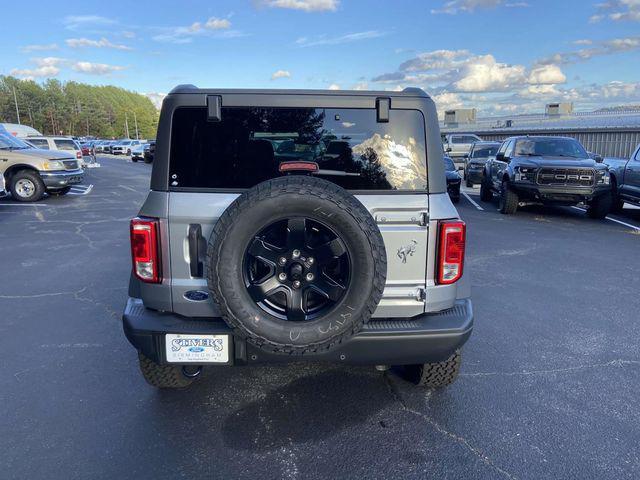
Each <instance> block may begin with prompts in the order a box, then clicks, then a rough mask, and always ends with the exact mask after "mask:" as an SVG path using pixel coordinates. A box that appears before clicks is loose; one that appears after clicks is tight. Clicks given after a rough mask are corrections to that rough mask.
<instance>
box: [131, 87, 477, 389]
mask: <svg viewBox="0 0 640 480" xmlns="http://www.w3.org/2000/svg"><path fill="white" fill-rule="evenodd" d="M465 233H466V232H465V224H464V222H462V221H461V220H460V217H459V216H458V212H457V211H456V209H455V208H454V207H453V205H452V204H451V201H450V200H449V196H448V195H447V186H446V180H445V173H444V162H443V159H442V143H441V140H440V131H439V128H438V120H437V114H436V108H435V105H434V103H433V101H432V100H431V98H430V97H429V96H428V95H427V94H426V93H424V92H423V91H422V90H420V89H416V88H407V89H405V90H404V91H402V92H364V91H304V90H289V91H281V90H213V89H198V88H196V87H194V86H192V85H182V86H178V87H176V88H175V89H173V90H172V91H171V92H170V94H169V95H168V96H167V97H166V98H165V100H164V102H163V105H162V111H161V115H160V123H159V127H158V135H157V143H156V151H155V159H154V163H153V170H152V175H151V190H150V192H149V195H148V196H147V199H146V201H145V202H144V204H143V206H142V208H141V209H140V212H139V215H138V217H136V218H134V219H133V220H132V221H131V251H132V261H133V269H132V275H131V280H130V284H129V299H128V301H127V305H126V307H125V310H124V314H123V323H124V331H125V334H126V336H127V339H128V340H129V341H130V342H131V344H132V345H133V346H134V347H135V348H136V350H137V351H138V356H139V362H140V369H141V371H142V374H143V376H144V378H145V379H146V380H147V381H148V382H149V383H150V384H151V385H153V386H155V387H159V388H180V387H186V386H188V385H189V384H190V383H191V382H193V381H194V379H195V378H196V377H197V376H198V375H199V373H200V372H201V371H202V368H203V367H204V366H219V367H221V366H241V365H251V364H260V363H271V362H295V361H329V362H338V363H345V364H360V365H362V364H364V365H375V366H376V367H377V368H378V369H380V370H386V369H387V368H389V367H395V370H397V371H398V372H400V373H401V374H402V375H403V376H404V377H405V378H406V379H408V380H411V381H413V382H415V383H416V384H419V385H424V386H427V387H434V388H435V387H442V386H445V385H448V384H450V383H451V382H453V381H454V380H455V378H456V376H457V374H458V371H459V369H460V362H461V354H460V349H461V347H462V345H463V344H464V343H465V342H466V340H467V339H468V338H469V336H470V335H471V330H472V325H473V313H472V307H471V300H470V299H469V294H470V288H469V285H468V283H467V282H466V281H465V280H466V276H465V275H463V265H464V253H465Z"/></svg>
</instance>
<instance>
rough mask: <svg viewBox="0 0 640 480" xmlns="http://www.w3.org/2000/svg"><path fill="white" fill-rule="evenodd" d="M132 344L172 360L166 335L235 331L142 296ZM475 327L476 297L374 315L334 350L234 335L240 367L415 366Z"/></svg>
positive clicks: (133, 316) (129, 311)
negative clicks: (285, 346) (278, 346)
mask: <svg viewBox="0 0 640 480" xmlns="http://www.w3.org/2000/svg"><path fill="white" fill-rule="evenodd" d="M122 320H123V327H124V332H125V335H126V337H127V339H128V340H129V342H130V343H131V344H132V345H133V346H134V347H135V348H136V349H137V350H139V351H141V352H142V353H144V354H145V355H146V356H147V357H149V358H151V359H152V360H154V361H155V362H157V363H160V364H164V363H166V359H165V353H164V351H165V350H164V335H165V334H167V333H184V334H227V335H231V336H232V337H233V332H232V331H231V329H230V328H229V327H228V326H227V324H226V323H225V322H224V321H223V320H222V319H220V318H206V319H202V320H200V319H198V320H194V319H191V318H186V317H181V316H179V315H175V314H170V313H161V312H157V311H155V310H150V309H148V308H146V307H145V306H144V305H143V303H142V300H140V299H138V298H131V297H130V298H129V300H128V301H127V305H126V307H125V310H124V313H123V315H122ZM472 329H473V308H472V304H471V300H470V299H464V300H458V301H457V302H456V303H455V305H454V306H453V307H452V308H449V309H447V310H443V311H441V312H435V313H425V314H422V315H419V316H417V317H412V318H403V319H380V320H378V319H372V320H371V321H370V322H369V323H367V324H366V325H364V327H363V329H362V330H361V331H360V332H358V333H357V334H356V335H354V336H353V337H351V338H349V339H348V340H345V341H344V342H343V343H342V344H340V345H339V346H337V347H336V348H334V349H333V350H331V351H329V352H324V353H319V354H310V355H304V356H292V355H283V354H275V353H268V352H264V351H262V350H260V349H258V348H256V347H254V346H253V345H251V344H248V343H247V342H246V341H245V340H244V339H242V338H239V337H235V338H233V349H232V355H233V359H234V362H233V363H234V365H244V364H247V363H281V362H294V361H305V360H306V361H329V362H340V363H348V364H361V365H409V364H419V363H427V362H437V361H442V360H445V359H447V358H448V357H449V356H450V355H451V354H452V353H453V352H454V351H455V350H456V349H458V348H460V347H461V346H462V345H463V344H464V343H465V342H466V341H467V339H468V338H469V336H470V335H471V331H472Z"/></svg>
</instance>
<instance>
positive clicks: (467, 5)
mask: <svg viewBox="0 0 640 480" xmlns="http://www.w3.org/2000/svg"><path fill="white" fill-rule="evenodd" d="M500 6H504V7H509V8H522V7H528V6H529V4H528V3H526V2H507V1H506V0H450V1H447V2H445V3H444V4H443V5H442V7H440V8H435V9H432V10H431V13H432V14H439V13H444V14H447V15H456V14H458V13H472V12H474V11H475V10H476V9H482V8H496V7H500Z"/></svg>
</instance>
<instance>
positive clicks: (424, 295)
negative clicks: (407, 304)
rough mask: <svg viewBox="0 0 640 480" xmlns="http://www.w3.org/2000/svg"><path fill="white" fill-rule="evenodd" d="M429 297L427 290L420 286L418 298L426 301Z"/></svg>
mask: <svg viewBox="0 0 640 480" xmlns="http://www.w3.org/2000/svg"><path fill="white" fill-rule="evenodd" d="M426 299H427V291H426V290H425V289H424V288H418V289H417V290H416V300H418V301H419V302H424V301H425V300H426Z"/></svg>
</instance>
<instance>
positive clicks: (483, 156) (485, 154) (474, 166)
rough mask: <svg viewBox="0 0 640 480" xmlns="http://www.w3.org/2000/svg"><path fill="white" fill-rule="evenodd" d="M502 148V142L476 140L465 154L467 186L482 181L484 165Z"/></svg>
mask: <svg viewBox="0 0 640 480" xmlns="http://www.w3.org/2000/svg"><path fill="white" fill-rule="evenodd" d="M498 148H500V142H476V143H474V144H473V145H472V146H471V150H470V151H469V153H468V154H466V155H465V156H464V179H465V182H466V185H467V187H470V188H471V187H473V186H474V185H475V184H476V183H481V182H482V172H483V171H484V165H485V163H487V160H488V159H489V158H490V157H495V156H496V153H497V152H498Z"/></svg>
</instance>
